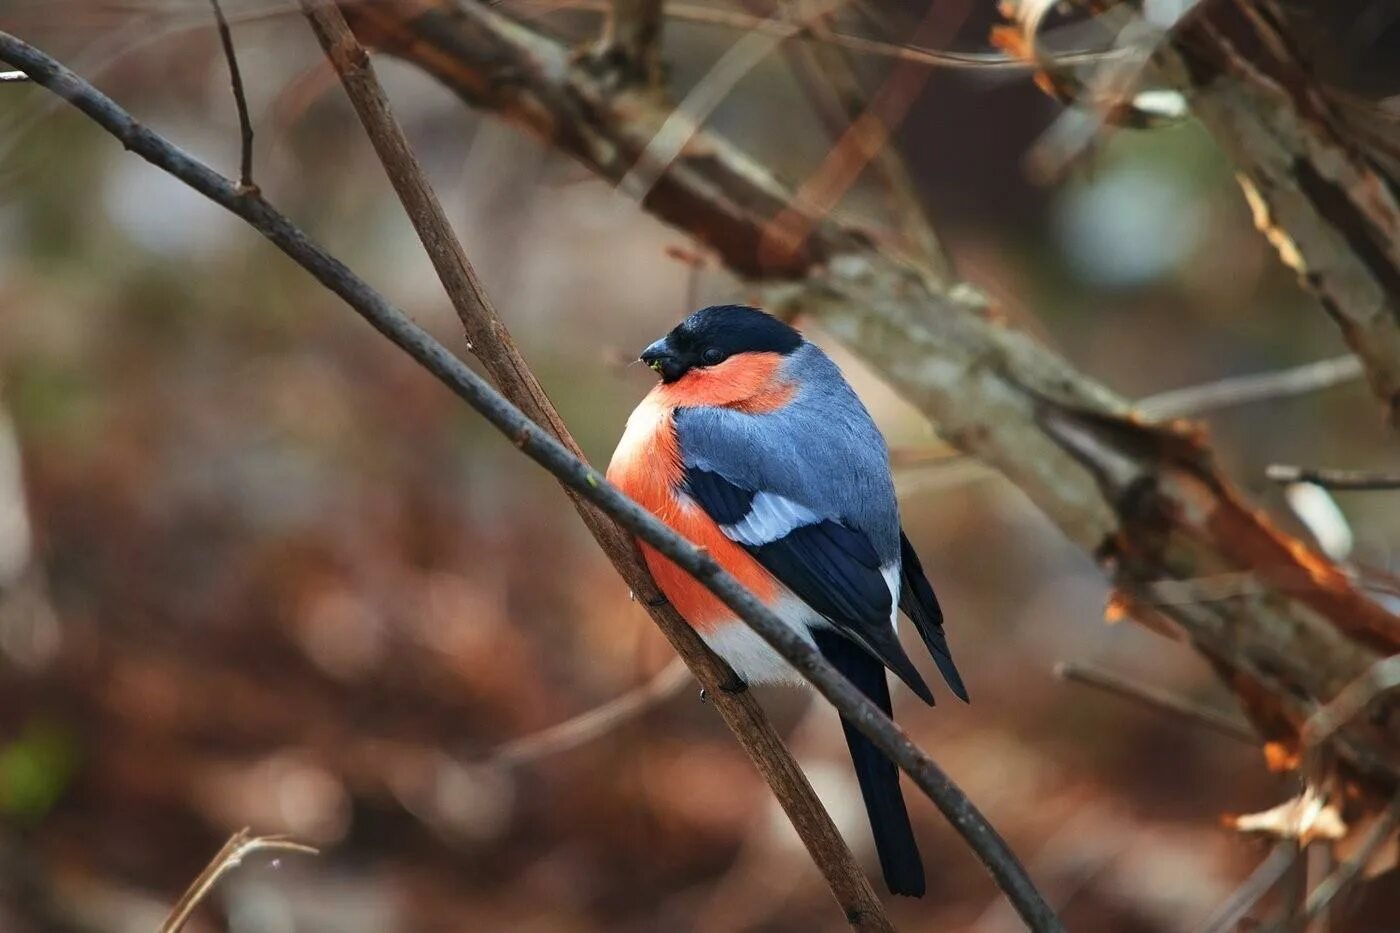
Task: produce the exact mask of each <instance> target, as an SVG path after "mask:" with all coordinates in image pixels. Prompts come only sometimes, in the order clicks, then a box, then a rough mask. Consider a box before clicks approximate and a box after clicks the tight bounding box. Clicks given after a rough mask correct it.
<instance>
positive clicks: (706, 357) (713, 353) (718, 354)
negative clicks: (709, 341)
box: [700, 347, 724, 366]
mask: <svg viewBox="0 0 1400 933" xmlns="http://www.w3.org/2000/svg"><path fill="white" fill-rule="evenodd" d="M700 359H701V361H703V362H704V364H705V365H706V366H713V365H715V364H716V363H723V362H724V351H723V350H721V349H720V348H719V347H710V348H709V349H708V350H706V351H705V352H704V353H702V354H700Z"/></svg>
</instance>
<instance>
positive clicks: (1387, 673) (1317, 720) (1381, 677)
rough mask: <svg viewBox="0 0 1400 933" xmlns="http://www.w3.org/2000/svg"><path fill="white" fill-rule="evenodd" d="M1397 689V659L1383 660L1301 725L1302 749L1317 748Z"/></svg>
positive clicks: (1399, 685) (1399, 670)
mask: <svg viewBox="0 0 1400 933" xmlns="http://www.w3.org/2000/svg"><path fill="white" fill-rule="evenodd" d="M1397 689H1400V655H1395V656H1393V657H1389V658H1383V659H1382V660H1380V661H1377V662H1376V663H1375V664H1373V665H1371V667H1370V668H1369V669H1368V670H1367V671H1366V673H1364V674H1362V675H1361V676H1360V677H1358V678H1356V679H1355V680H1353V681H1352V682H1351V683H1349V684H1347V685H1346V686H1345V687H1344V688H1342V691H1341V692H1340V693H1338V694H1337V695H1336V696H1335V697H1333V698H1332V701H1331V702H1330V703H1328V704H1327V705H1326V706H1323V707H1322V708H1321V709H1319V710H1318V711H1317V712H1315V713H1313V714H1312V715H1311V716H1309V717H1308V721H1307V722H1305V723H1303V729H1302V732H1301V739H1302V743H1303V747H1304V748H1316V747H1317V746H1319V745H1321V744H1322V743H1324V742H1326V741H1327V740H1328V739H1330V738H1331V737H1332V736H1333V735H1335V734H1336V732H1337V730H1338V729H1340V728H1342V727H1343V726H1345V725H1347V724H1348V723H1350V722H1351V721H1352V720H1354V719H1356V717H1358V716H1360V715H1361V714H1362V713H1364V712H1366V710H1368V709H1370V708H1371V705H1372V704H1373V703H1375V702H1376V701H1377V700H1379V699H1380V698H1381V697H1384V696H1387V695H1388V694H1391V693H1393V692H1395V691H1396V690H1397Z"/></svg>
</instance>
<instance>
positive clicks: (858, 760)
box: [607, 305, 968, 897]
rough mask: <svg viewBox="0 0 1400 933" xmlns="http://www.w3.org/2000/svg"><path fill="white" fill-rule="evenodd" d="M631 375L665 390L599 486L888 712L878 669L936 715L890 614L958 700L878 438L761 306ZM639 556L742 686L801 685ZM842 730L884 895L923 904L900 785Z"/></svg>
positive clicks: (682, 581) (724, 320)
mask: <svg viewBox="0 0 1400 933" xmlns="http://www.w3.org/2000/svg"><path fill="white" fill-rule="evenodd" d="M640 361H641V362H643V363H645V364H646V365H647V366H649V367H650V368H651V369H652V370H654V371H655V372H656V374H657V375H658V376H659V377H660V381H659V382H658V383H657V384H656V385H655V386H654V387H653V388H652V389H651V391H650V392H648V393H647V395H646V397H645V398H644V399H643V400H642V401H641V403H640V404H639V405H638V406H637V408H636V409H635V410H634V411H633V412H632V414H631V416H630V417H629V418H628V419H627V424H626V427H625V428H624V430H623V434H622V438H621V440H620V441H619V442H618V445H617V449H616V450H615V452H614V454H613V457H612V460H611V462H610V463H609V466H608V470H607V479H608V481H609V482H611V483H612V484H613V485H615V486H616V487H617V488H618V489H620V490H621V491H622V492H624V493H626V494H627V495H628V496H630V497H631V498H632V499H633V500H635V501H636V502H637V503H638V504H640V505H641V506H642V507H644V508H645V509H647V510H648V511H650V512H651V513H653V514H654V515H655V516H656V517H657V518H659V519H660V520H661V521H662V522H664V523H665V524H666V525H668V526H669V527H670V528H671V529H672V530H674V531H676V532H678V533H679V534H680V535H681V536H683V537H685V538H687V539H688V540H690V541H691V542H692V543H693V544H695V545H698V546H700V547H704V548H706V549H708V551H709V553H710V554H711V556H712V557H714V558H715V560H716V561H718V562H719V564H720V565H721V566H723V567H724V568H725V569H726V570H727V571H728V572H729V573H730V574H731V575H733V576H734V577H735V578H736V579H737V580H738V581H739V582H740V583H742V584H744V586H746V587H747V588H748V589H749V590H751V591H752V592H753V593H754V595H755V596H757V597H758V598H759V599H760V600H761V601H762V602H763V603H764V604H765V605H766V606H768V607H769V608H770V609H772V610H773V611H774V612H775V613H776V614H777V615H778V617H779V618H781V619H782V620H783V621H784V622H785V623H787V624H788V625H789V626H791V627H792V629H793V630H794V631H796V632H797V633H798V634H799V635H800V636H802V637H803V638H804V639H806V640H807V642H808V643H809V644H811V645H813V646H814V647H815V648H816V649H817V650H818V651H820V652H821V654H822V656H823V657H825V658H826V659H827V660H828V661H830V662H831V664H832V665H833V666H834V667H835V668H836V669H837V670H838V671H840V672H841V673H842V674H843V675H844V676H845V677H846V678H847V679H848V680H850V681H851V683H852V684H853V685H854V686H855V687H857V688H858V689H859V690H860V691H861V692H862V693H863V694H865V696H867V697H869V698H870V700H871V701H873V702H874V703H875V704H876V705H877V706H879V707H880V708H881V709H882V710H884V711H885V713H886V714H890V713H891V712H892V705H891V702H890V688H889V681H888V680H887V678H886V670H888V671H890V672H892V673H893V674H894V675H895V676H896V677H898V678H899V679H900V680H901V681H902V682H903V683H904V684H905V685H906V686H908V687H909V689H910V690H912V691H913V692H914V694H915V695H917V696H918V697H919V698H920V699H922V700H923V701H924V702H926V703H928V704H929V705H933V702H934V697H933V693H932V691H930V690H929V687H928V685H927V684H926V683H925V682H924V680H923V678H922V677H921V676H920V674H919V672H918V670H917V669H916V668H915V666H914V664H913V662H912V661H911V660H910V658H909V655H908V654H907V653H906V652H905V650H904V648H903V647H902V645H901V644H900V641H899V637H898V633H897V625H898V616H899V613H900V611H903V613H904V614H905V615H906V616H908V617H909V619H910V620H911V621H912V622H913V623H914V627H915V628H916V629H917V630H918V632H919V635H920V636H921V637H922V640H923V643H924V645H925V646H926V647H927V648H928V651H929V653H930V654H931V655H932V657H933V661H934V663H935V665H936V666H937V667H938V670H939V672H940V673H941V674H942V676H943V679H944V681H945V682H946V683H947V685H948V687H949V689H951V690H952V692H953V693H954V694H955V695H956V696H958V697H959V698H960V699H962V700H963V701H964V702H967V700H968V694H967V688H966V687H965V686H964V684H963V680H962V677H961V675H960V674H959V673H958V669H957V666H956V665H955V664H954V663H953V657H952V654H951V652H950V650H949V647H948V641H947V638H946V636H945V634H944V629H943V612H942V609H941V608H940V606H939V603H938V598H937V597H936V596H935V594H934V591H933V587H932V586H931V585H930V583H929V581H928V578H927V576H926V575H925V573H924V569H923V566H922V564H921V563H920V561H919V556H918V554H917V553H915V551H914V548H913V546H912V545H911V544H910V542H909V537H908V536H907V535H906V534H905V533H904V530H903V527H902V526H901V523H900V517H899V505H898V502H897V501H896V499H895V490H894V480H893V478H892V476H891V475H890V463H889V452H888V448H887V447H886V444H885V439H884V435H882V434H881V433H880V430H879V428H878V427H876V425H875V422H874V420H873V419H872V418H871V416H870V413H869V412H868V411H867V410H866V408H865V406H864V405H863V404H862V403H861V401H860V398H859V397H858V396H857V395H856V393H855V390H854V389H852V388H851V386H850V384H849V383H848V382H847V381H846V379H845V377H844V376H843V375H842V373H841V370H840V369H839V368H838V367H837V366H836V364H835V363H834V362H833V361H832V360H831V358H830V357H829V356H827V355H826V353H824V352H823V351H822V350H821V349H820V348H819V347H817V345H816V344H814V343H812V342H810V341H809V340H807V339H806V338H805V337H803V336H802V334H801V333H800V332H799V331H798V330H797V329H795V328H794V327H792V326H791V325H789V324H787V323H785V322H783V321H781V320H779V319H778V318H776V317H773V316H772V315H770V314H768V313H766V312H764V311H762V310H760V309H758V308H753V307H748V306H744V305H715V306H711V307H706V308H702V309H700V310H698V311H696V312H695V313H693V314H691V315H690V316H689V317H687V318H686V319H685V320H683V321H682V322H681V323H680V324H678V325H676V326H675V327H674V328H673V329H672V330H671V331H670V332H669V333H667V334H666V335H665V336H664V337H662V338H661V339H659V340H657V341H656V342H655V343H652V344H651V345H650V346H648V347H647V348H646V349H645V350H643V351H642V354H641V356H640ZM638 544H639V546H640V548H641V552H642V556H643V559H644V560H645V562H646V565H647V568H648V570H649V571H650V572H651V575H652V576H653V578H654V579H655V581H656V584H657V586H658V587H659V589H660V590H661V593H662V594H663V595H664V596H665V598H666V599H667V600H668V601H669V602H670V603H671V605H672V606H674V607H675V609H676V610H677V612H679V613H680V615H681V616H682V617H683V618H684V619H685V620H686V622H687V623H688V624H689V625H690V626H691V627H692V628H694V629H695V631H696V632H697V633H698V634H699V635H700V637H701V638H702V639H703V640H704V641H705V643H706V644H707V645H708V646H709V647H710V649H711V650H713V651H714V652H715V653H716V654H718V655H719V656H720V657H721V658H723V659H724V660H725V661H726V662H728V664H729V666H730V667H731V668H732V669H733V670H734V672H735V674H737V675H738V676H739V678H740V679H741V681H742V682H743V683H744V684H745V685H747V684H768V683H780V684H784V683H785V684H801V683H803V680H802V678H801V676H800V675H799V674H798V673H797V671H796V670H795V669H793V668H792V667H791V666H790V665H789V664H788V663H787V662H786V661H785V660H784V659H783V658H782V657H781V656H780V655H779V654H778V653H777V652H776V651H774V650H773V648H772V647H770V646H769V645H768V643H767V642H765V641H764V640H763V639H762V638H761V637H760V636H759V635H758V634H757V633H755V632H754V631H753V630H752V629H750V628H749V627H748V626H747V625H746V624H745V623H744V622H743V621H741V620H740V619H738V618H737V617H736V615H735V614H734V612H733V611H732V610H730V609H729V608H728V607H727V606H725V605H724V603H722V602H721V601H720V600H719V599H718V597H716V596H715V595H714V594H712V593H711V592H710V591H709V590H707V589H706V588H705V587H704V586H703V585H702V584H701V583H699V582H698V581H696V580H695V579H694V578H693V577H691V576H690V575H689V574H687V573H686V572H685V571H683V570H681V569H680V568H679V567H677V566H676V565H675V564H674V563H672V562H671V561H670V560H669V559H667V558H666V557H664V556H663V555H661V554H660V553H659V552H657V551H656V550H655V549H654V548H652V547H651V546H650V545H648V544H646V542H643V541H638ZM841 724H842V729H843V732H844V735H845V739H846V744H847V747H848V749H849V751H850V754H851V759H852V761H853V763H854V767H855V775H856V779H857V783H858V784H859V786H860V791H861V796H862V798H863V801H864V803H865V809H866V812H867V815H868V816H869V819H870V828H871V832H872V835H873V837H874V841H875V850H876V854H877V856H878V858H879V862H880V867H881V871H882V873H883V875H884V878H885V883H886V886H887V887H888V888H889V890H890V892H891V893H892V894H897V895H905V896H909V897H921V896H923V894H924V892H925V878H924V869H923V863H922V861H921V859H920V856H919V849H918V845H917V844H916V842H915V839H914V831H913V827H912V826H911V825H910V822H909V814H908V811H907V809H906V807H905V803H904V797H903V794H902V792H901V791H900V786H899V772H898V771H897V770H896V768H895V765H894V763H893V762H892V761H890V759H889V758H888V757H887V756H886V755H885V754H884V753H883V752H882V751H880V749H879V748H878V747H877V746H876V745H874V743H872V742H871V741H870V740H869V739H867V738H866V737H865V736H864V735H863V734H861V733H860V732H859V731H858V730H857V729H855V728H854V727H853V726H852V725H851V724H850V723H849V722H847V721H846V720H845V719H844V718H843V719H842V723H841Z"/></svg>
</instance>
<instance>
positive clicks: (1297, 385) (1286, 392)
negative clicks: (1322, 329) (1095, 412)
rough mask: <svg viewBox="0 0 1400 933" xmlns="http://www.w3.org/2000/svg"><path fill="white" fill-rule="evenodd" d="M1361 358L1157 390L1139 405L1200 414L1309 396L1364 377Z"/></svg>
mask: <svg viewBox="0 0 1400 933" xmlns="http://www.w3.org/2000/svg"><path fill="white" fill-rule="evenodd" d="M1361 374H1362V369H1361V361H1360V360H1358V359H1357V358H1356V357H1355V356H1354V355H1352V354H1350V353H1348V354H1346V355H1345V356H1337V357H1333V358H1332V359H1329V360H1318V361H1317V362H1315V363H1304V364H1303V365H1301V366H1293V367H1290V368H1288V369H1278V370H1273V371H1271V372H1264V373H1249V374H1247V375H1244V376H1230V377H1227V378H1225V379H1219V380H1216V381H1214V382H1205V383H1201V384H1200V385H1194V386H1187V387H1185V388H1182V389H1171V390H1169V391H1166V392H1158V393H1157V394H1156V395H1150V396H1148V397H1147V398H1144V399H1141V400H1140V401H1139V402H1138V403H1137V408H1138V410H1139V411H1141V412H1142V413H1143V414H1144V415H1147V416H1148V417H1149V418H1179V417H1181V416H1183V415H1199V414H1204V413H1205V412H1208V411H1215V410H1217V409H1220V408H1229V407H1231V406H1234V405H1249V404H1253V403H1255V402H1266V401H1269V400H1271V399H1276V398H1289V397H1291V396H1295V395H1309V394H1311V393H1313V392H1320V391H1322V390H1323V389H1330V388H1332V387H1333V386H1337V385H1342V384H1343V383H1347V382H1353V381H1355V380H1357V379H1360V378H1361Z"/></svg>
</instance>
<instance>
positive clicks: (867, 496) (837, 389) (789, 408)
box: [676, 342, 900, 564]
mask: <svg viewBox="0 0 1400 933" xmlns="http://www.w3.org/2000/svg"><path fill="white" fill-rule="evenodd" d="M782 372H783V374H785V375H786V374H793V375H796V374H798V373H800V374H801V378H800V379H799V378H794V379H793V380H792V381H793V383H794V384H795V385H796V386H798V389H797V392H796V395H795V396H794V397H793V398H792V400H791V401H789V402H788V403H787V404H786V405H784V406H783V407H782V408H779V409H778V410H776V411H772V412H763V413H758V414H748V413H745V412H741V411H737V410H733V409H729V408H683V409H679V410H677V412H676V432H677V436H678V439H679V441H680V448H681V454H682V456H683V458H684V460H685V464H686V466H688V467H698V468H700V469H704V470H710V471H712V472H715V473H718V474H720V475H721V476H723V477H724V478H725V479H727V480H729V481H730V482H732V483H734V484H735V485H738V486H743V487H745V488H747V489H752V490H757V491H765V492H770V493H775V494H777V495H780V496H783V497H785V498H787V499H791V500H792V501H794V502H797V503H800V504H802V505H804V506H806V507H807V508H809V509H811V510H812V511H813V512H816V513H817V514H818V515H820V516H821V517H823V518H830V519H833V520H835V521H839V522H840V523H841V524H843V525H845V526H847V527H848V528H852V529H855V530H857V531H860V532H863V533H864V534H865V535H866V537H868V538H869V539H870V543H871V545H872V546H874V548H875V552H876V553H877V554H878V555H879V557H880V561H881V563H882V564H889V563H898V562H899V557H900V541H899V507H898V504H897V503H896V501H895V494H894V482H893V480H892V479H891V478H890V468H889V451H888V449H887V448H886V446H885V438H884V436H883V435H882V434H881V433H880V429H879V428H877V427H876V426H875V422H874V420H872V419H871V417H870V413H869V412H868V411H866V408H865V406H864V405H863V404H862V403H861V401H860V398H859V397H858V396H857V395H856V393H855V390H853V389H852V388H851V386H850V384H849V383H847V382H846V379H845V377H844V376H842V375H841V370H840V369H839V368H838V367H837V366H836V364H835V363H834V362H832V360H831V358H830V357H828V356H827V355H826V354H825V353H823V352H822V351H821V349H820V348H818V347H817V346H816V345H814V344H812V343H808V342H804V343H803V344H802V346H801V347H800V348H799V349H797V350H796V351H794V352H793V353H792V354H791V356H789V357H788V359H787V360H785V361H784V363H783V370H782Z"/></svg>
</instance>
